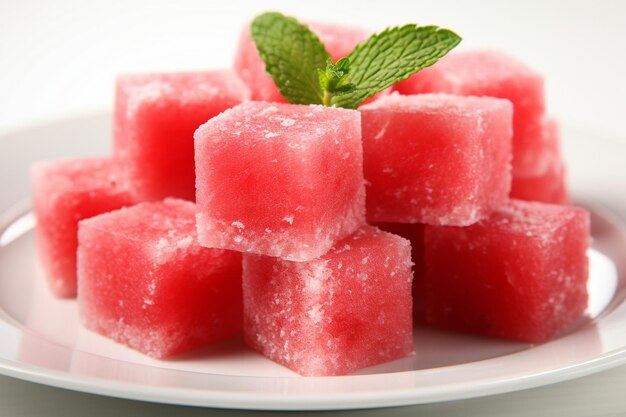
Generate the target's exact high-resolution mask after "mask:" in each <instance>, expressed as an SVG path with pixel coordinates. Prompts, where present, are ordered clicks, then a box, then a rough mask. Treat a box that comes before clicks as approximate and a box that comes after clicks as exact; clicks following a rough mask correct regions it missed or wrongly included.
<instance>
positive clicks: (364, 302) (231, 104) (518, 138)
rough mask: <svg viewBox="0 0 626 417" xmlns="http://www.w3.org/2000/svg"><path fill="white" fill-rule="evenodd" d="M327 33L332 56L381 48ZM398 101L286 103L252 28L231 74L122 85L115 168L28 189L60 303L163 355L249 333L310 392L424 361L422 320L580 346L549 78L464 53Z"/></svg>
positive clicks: (578, 236)
mask: <svg viewBox="0 0 626 417" xmlns="http://www.w3.org/2000/svg"><path fill="white" fill-rule="evenodd" d="M312 29H313V30H314V32H316V33H317V34H318V36H319V37H320V39H321V40H322V41H323V42H325V43H326V46H327V49H328V51H329V53H330V54H331V55H332V56H333V58H335V59H337V58H340V57H342V56H344V55H346V54H347V53H348V52H349V51H350V50H351V49H352V48H353V47H354V45H355V44H357V43H358V42H360V41H362V40H364V39H365V38H366V37H367V35H368V33H367V32H366V31H363V30H361V29H356V28H347V27H339V26H333V25H324V24H313V25H312ZM396 90H397V91H398V92H400V93H401V94H398V93H393V94H388V93H387V92H386V93H385V94H382V95H378V96H377V97H375V98H374V100H370V101H369V103H366V104H364V105H363V106H361V107H360V108H359V109H358V110H348V109H340V108H330V107H322V106H317V105H308V106H307V105H293V104H287V103H286V102H285V100H284V99H283V98H282V97H281V96H280V95H279V93H278V90H277V88H276V87H275V86H274V84H273V83H272V81H271V79H270V78H269V76H268V75H267V74H266V73H265V71H264V67H263V63H262V61H261V60H260V58H259V56H258V53H257V51H256V49H255V47H254V43H253V42H252V40H251V38H250V34H249V31H248V29H244V31H243V32H242V35H241V39H240V44H239V49H238V52H237V58H236V61H235V65H234V70H232V71H230V70H226V71H207V72H195V73H174V74H140V75H127V76H122V77H120V78H119V79H118V83H117V90H116V91H117V93H116V104H115V133H114V141H113V142H114V152H113V156H111V157H106V158H101V159H85V160H77V161H70V162H64V163H58V165H54V164H53V165H40V166H38V167H37V168H35V170H34V171H33V172H34V174H35V175H34V189H35V201H36V206H35V210H36V214H37V217H38V221H39V228H38V241H39V249H40V255H41V259H42V261H44V262H43V264H44V265H43V266H44V269H45V272H46V274H47V275H48V277H49V282H51V284H52V288H53V291H54V292H55V293H56V294H57V295H59V296H73V295H76V293H77V294H78V302H79V307H80V314H81V318H82V320H83V323H84V324H85V326H86V327H88V328H89V329H91V330H94V331H96V332H99V333H101V334H103V335H105V336H107V337H109V338H112V339H113V340H116V341H118V342H120V343H123V344H126V345H127V346H129V347H131V348H134V349H137V350H139V351H141V352H144V353H146V354H148V355H151V356H154V357H157V358H163V357H168V356H171V355H175V354H180V353H182V352H185V351H188V350H190V349H193V348H196V347H198V346H201V345H203V344H207V343H212V342H215V341H217V340H221V339H223V338H227V337H231V336H234V335H236V334H239V333H243V339H244V340H245V342H246V343H247V344H248V345H249V346H250V347H251V348H252V349H254V350H256V351H258V352H260V353H261V354H263V355H265V356H267V357H268V358H270V359H271V360H273V361H275V362H277V363H279V364H281V365H283V366H286V367H288V368H290V369H292V370H294V371H295V372H297V373H299V374H301V375H343V374H347V373H351V372H354V371H357V370H359V369H361V368H364V367H367V366H372V365H375V364H379V363H383V362H387V361H391V360H395V359H399V358H402V357H404V356H406V355H410V354H412V353H413V350H414V348H413V335H412V333H413V332H412V329H413V322H414V321H415V322H425V323H427V324H429V325H433V326H438V327H441V328H445V329H449V330H455V331H464V332H472V333H476V334H481V335H485V336H493V337H504V338H511V339H515V340H522V341H529V342H541V341H545V340H548V339H550V338H552V337H555V336H556V335H558V334H560V333H561V332H563V331H565V330H566V329H567V328H568V327H569V326H571V325H573V324H574V323H575V322H576V321H577V320H578V319H579V318H580V317H581V316H582V315H583V314H584V311H585V308H586V303H587V291H586V280H587V275H588V261H587V256H586V249H587V246H588V243H589V242H588V238H589V217H588V213H586V212H585V211H584V210H583V209H580V208H576V207H573V206H568V205H558V204H562V203H565V202H567V201H568V196H567V191H566V187H565V182H564V167H563V162H562V159H561V156H560V153H559V143H558V142H559V138H558V129H557V126H556V123H555V122H554V121H553V120H552V119H550V118H547V117H546V116H545V114H544V113H545V111H544V95H543V81H542V79H541V77H539V76H538V75H537V74H535V73H534V72H533V71H531V70H529V69H528V68H526V67H525V66H523V65H522V64H519V63H518V62H517V61H515V60H513V59H512V58H509V57H507V56H505V55H502V54H500V53H493V52H465V53H458V54H452V55H450V56H449V57H446V58H445V59H443V60H442V62H441V63H439V64H437V65H435V66H433V67H432V68H429V69H426V70H424V71H422V72H420V73H418V74H416V75H414V76H413V77H411V78H410V79H408V80H406V81H404V82H402V83H400V84H399V85H397V86H396ZM261 100H264V101H261ZM77 181H78V182H77ZM72 184H76V185H78V186H77V187H76V186H75V187H73V186H72ZM522 200H536V201H535V202H529V201H522ZM555 203H556V204H555ZM55 220H56V223H58V226H57V225H55ZM417 354H418V355H419V351H418V352H417Z"/></svg>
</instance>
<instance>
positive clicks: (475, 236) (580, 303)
mask: <svg viewBox="0 0 626 417" xmlns="http://www.w3.org/2000/svg"><path fill="white" fill-rule="evenodd" d="M588 245H589V214H588V213H587V211H585V210H584V209H581V208H576V207H571V206H559V205H552V204H543V203H536V202H525V201H519V200H511V201H510V203H509V204H507V205H506V206H503V207H502V208H500V209H499V210H498V211H497V212H495V213H493V214H492V215H491V216H490V217H489V218H488V219H486V220H483V221H481V222H479V223H477V224H475V225H472V226H469V227H464V228H461V227H437V226H426V229H425V232H424V246H425V261H426V310H427V320H428V322H429V323H430V324H432V325H434V326H437V327H441V328H444V329H449V330H457V331H463V332H470V333H476V334H481V335H486V336H495V337H502V338H508V339H515V340H520V341H523V342H543V341H546V340H549V339H551V338H553V337H555V336H556V335H558V334H560V333H561V332H563V331H565V330H566V329H567V328H568V327H569V326H571V325H572V324H573V323H575V322H576V321H577V320H578V319H580V318H581V317H582V316H583V314H584V312H585V309H586V307H587V298H588V295H587V277H588V259H587V254H586V252H587V247H588Z"/></svg>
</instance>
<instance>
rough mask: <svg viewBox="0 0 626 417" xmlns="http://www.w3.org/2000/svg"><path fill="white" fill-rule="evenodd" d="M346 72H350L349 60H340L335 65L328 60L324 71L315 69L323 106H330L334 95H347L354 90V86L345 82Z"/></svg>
mask: <svg viewBox="0 0 626 417" xmlns="http://www.w3.org/2000/svg"><path fill="white" fill-rule="evenodd" d="M348 72H350V60H349V59H348V58H342V59H340V60H339V61H337V63H336V64H335V63H333V60H332V59H330V58H328V60H327V61H326V69H325V70H322V69H320V68H318V69H317V75H318V79H319V83H320V87H321V88H322V90H323V91H324V98H323V104H324V105H325V106H330V105H331V101H332V97H333V96H334V95H342V94H348V93H351V92H353V91H354V89H355V88H356V87H355V85H354V84H350V83H348V82H347V79H348Z"/></svg>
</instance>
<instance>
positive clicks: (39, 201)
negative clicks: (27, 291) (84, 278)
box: [32, 157, 132, 297]
mask: <svg viewBox="0 0 626 417" xmlns="http://www.w3.org/2000/svg"><path fill="white" fill-rule="evenodd" d="M120 172H121V165H120V164H119V163H118V162H116V161H114V160H113V159H111V158H108V157H96V158H84V159H74V160H66V161H56V162H39V163H37V164H35V165H33V167H32V182H33V200H34V210H35V216H36V217H37V232H36V233H37V252H38V255H39V260H40V263H41V266H42V268H43V271H44V274H45V276H46V278H47V280H48V283H49V284H50V289H51V290H52V292H53V293H54V295H56V296H57V297H74V296H76V249H77V247H78V240H77V232H78V221H79V220H81V219H86V218H89V217H92V216H95V215H97V214H101V213H105V212H107V211H111V210H115V209H118V208H120V207H123V206H126V205H131V204H132V196H131V192H130V187H129V186H128V182H127V181H126V180H125V178H123V177H122V175H120Z"/></svg>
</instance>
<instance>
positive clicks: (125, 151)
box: [114, 71, 249, 201]
mask: <svg viewBox="0 0 626 417" xmlns="http://www.w3.org/2000/svg"><path fill="white" fill-rule="evenodd" d="M248 98H249V91H248V89H247V87H246V86H245V85H244V84H243V83H242V82H241V80H239V78H238V77H237V75H235V73H234V72H232V71H207V72H187V73H161V74H133V75H124V76H121V77H119V78H118V80H117V89H116V98H115V135H114V136H115V140H114V144H115V153H116V155H117V157H118V158H120V159H122V160H123V161H124V163H125V167H126V169H127V171H128V176H129V178H130V180H131V181H132V184H133V189H134V192H135V199H136V201H147V200H160V199H162V198H165V197H168V196H173V197H180V198H184V199H188V200H193V199H194V196H195V171H194V156H193V153H194V151H193V132H194V131H195V130H196V129H197V127H198V126H200V125H201V124H202V123H204V122H206V121H207V120H208V119H210V118H211V117H213V116H216V115H217V114H219V113H220V112H222V111H224V110H226V109H227V108H229V107H232V106H234V105H236V104H239V103H241V102H242V101H244V100H246V99H248Z"/></svg>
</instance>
